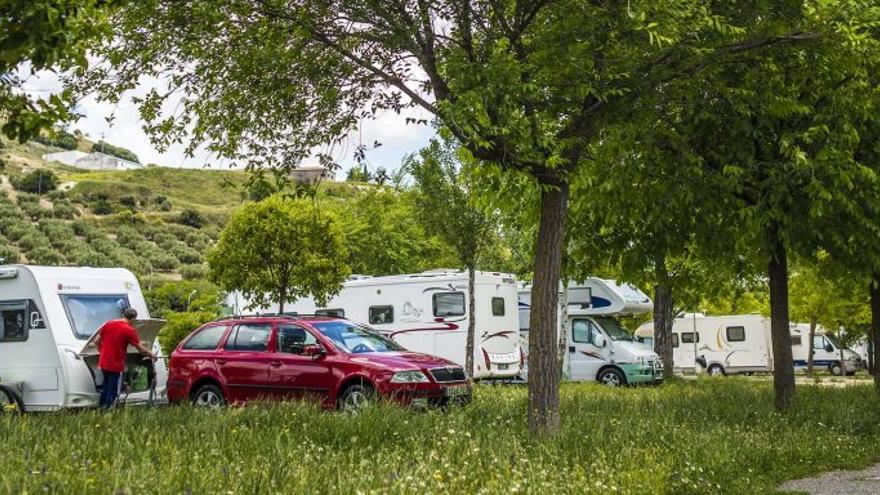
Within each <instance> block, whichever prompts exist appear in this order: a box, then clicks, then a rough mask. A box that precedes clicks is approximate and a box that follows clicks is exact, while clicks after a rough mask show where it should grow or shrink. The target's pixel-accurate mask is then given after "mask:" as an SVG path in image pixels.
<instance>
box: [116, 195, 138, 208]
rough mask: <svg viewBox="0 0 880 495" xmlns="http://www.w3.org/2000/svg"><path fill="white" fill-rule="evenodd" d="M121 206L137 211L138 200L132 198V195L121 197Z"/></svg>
mask: <svg viewBox="0 0 880 495" xmlns="http://www.w3.org/2000/svg"><path fill="white" fill-rule="evenodd" d="M119 204H121V205H122V206H125V207H126V208H129V209H131V210H134V209H137V206H138V200H137V198H135V197H134V196H132V195H130V194H126V195H125V196H120V197H119Z"/></svg>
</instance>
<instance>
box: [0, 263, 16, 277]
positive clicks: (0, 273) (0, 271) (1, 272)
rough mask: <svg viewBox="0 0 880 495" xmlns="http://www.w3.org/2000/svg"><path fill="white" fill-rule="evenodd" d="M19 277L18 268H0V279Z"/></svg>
mask: <svg viewBox="0 0 880 495" xmlns="http://www.w3.org/2000/svg"><path fill="white" fill-rule="evenodd" d="M17 276H18V267H15V266H0V279H4V278H15V277H17Z"/></svg>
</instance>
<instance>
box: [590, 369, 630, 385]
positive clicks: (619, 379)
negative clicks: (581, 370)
mask: <svg viewBox="0 0 880 495" xmlns="http://www.w3.org/2000/svg"><path fill="white" fill-rule="evenodd" d="M596 380H597V381H598V382H599V383H601V384H602V385H608V386H609V387H621V386H623V385H626V377H624V376H623V373H621V372H620V371H619V370H618V369H616V368H605V369H604V370H602V371H601V372H599V376H597V377H596Z"/></svg>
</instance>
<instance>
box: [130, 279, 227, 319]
mask: <svg viewBox="0 0 880 495" xmlns="http://www.w3.org/2000/svg"><path fill="white" fill-rule="evenodd" d="M223 297H224V294H223V293H222V292H221V291H220V288H219V287H217V286H216V285H214V284H212V283H211V282H208V281H207V280H184V281H182V282H168V283H165V284H163V285H161V286H160V287H158V288H155V289H153V290H148V291H146V292H145V293H144V298H145V299H146V300H147V307H148V308H150V314H151V315H153V316H155V317H157V318H164V317H165V315H166V314H167V313H169V312H177V313H183V312H187V311H205V312H208V313H211V314H214V315H216V314H218V313H219V312H220V306H221V304H222V302H223Z"/></svg>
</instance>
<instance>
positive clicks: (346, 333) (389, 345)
mask: <svg viewBox="0 0 880 495" xmlns="http://www.w3.org/2000/svg"><path fill="white" fill-rule="evenodd" d="M314 327H315V328H317V329H318V331H319V332H321V333H322V334H324V336H326V337H327V338H329V339H330V340H332V341H333V345H335V346H336V347H337V348H339V350H341V351H344V352H350V353H352V354H359V353H362V352H393V351H402V350H403V347H400V346H399V345H397V343H396V342H394V341H392V340H390V339H388V338H387V337H384V336H382V335H379V334H378V333H376V332H375V331H372V330H368V329H366V328H363V327H360V326H358V325H355V324H353V323H349V322H347V321H324V322H319V323H314Z"/></svg>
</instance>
